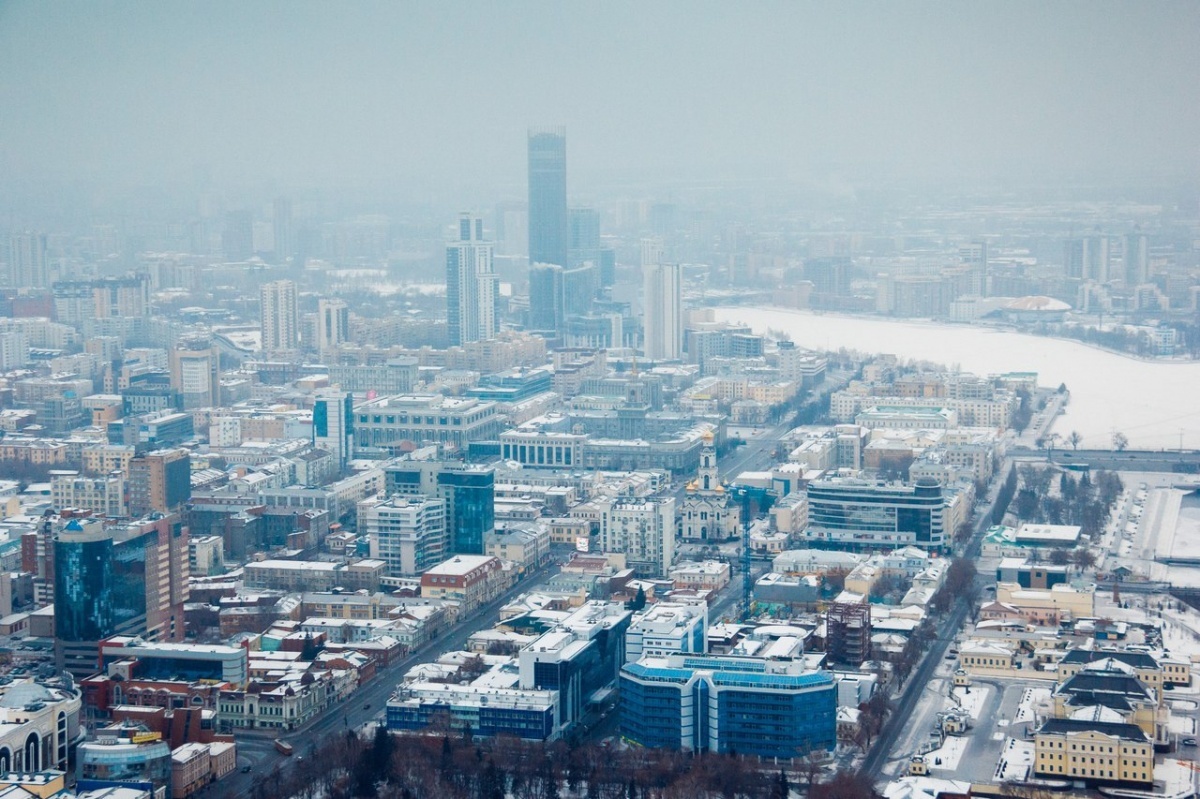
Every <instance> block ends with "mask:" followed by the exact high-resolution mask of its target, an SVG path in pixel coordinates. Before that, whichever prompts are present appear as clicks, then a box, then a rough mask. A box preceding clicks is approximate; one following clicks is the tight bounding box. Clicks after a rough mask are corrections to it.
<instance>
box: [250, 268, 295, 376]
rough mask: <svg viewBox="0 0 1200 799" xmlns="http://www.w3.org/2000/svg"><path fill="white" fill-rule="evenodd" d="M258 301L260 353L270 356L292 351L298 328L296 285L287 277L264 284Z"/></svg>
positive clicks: (293, 350)
mask: <svg viewBox="0 0 1200 799" xmlns="http://www.w3.org/2000/svg"><path fill="white" fill-rule="evenodd" d="M259 302H260V303H261V306H262V310H261V314H262V349H263V353H264V354H265V355H266V356H267V357H268V358H270V357H274V356H276V355H281V356H285V357H286V355H287V354H288V353H293V352H295V351H296V347H297V340H298V338H299V331H300V328H299V323H300V320H299V311H298V310H297V307H296V284H295V283H293V282H292V281H290V280H275V281H273V282H271V283H265V284H263V287H262V289H261V290H260V292H259Z"/></svg>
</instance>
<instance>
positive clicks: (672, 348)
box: [642, 239, 683, 361]
mask: <svg viewBox="0 0 1200 799" xmlns="http://www.w3.org/2000/svg"><path fill="white" fill-rule="evenodd" d="M662 254H663V252H662V244H661V242H659V241H658V240H656V239H644V240H643V241H642V327H643V329H644V331H645V332H644V340H643V344H642V349H643V351H644V352H645V355H646V357H647V358H649V359H650V360H653V361H661V360H675V359H678V358H680V357H681V356H682V354H683V291H682V270H681V269H680V267H679V264H664V263H662Z"/></svg>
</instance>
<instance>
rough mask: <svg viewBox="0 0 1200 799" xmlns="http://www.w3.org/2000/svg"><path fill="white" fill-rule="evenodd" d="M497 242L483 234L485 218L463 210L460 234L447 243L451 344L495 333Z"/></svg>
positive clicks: (491, 335)
mask: <svg viewBox="0 0 1200 799" xmlns="http://www.w3.org/2000/svg"><path fill="white" fill-rule="evenodd" d="M494 251H495V245H494V244H493V243H492V242H490V241H485V240H484V238H483V220H482V219H480V218H478V217H475V216H471V215H470V214H463V215H462V217H461V218H460V219H459V221H458V238H457V239H456V240H455V241H452V242H450V243H449V244H447V245H446V315H447V323H448V324H447V327H448V330H449V334H450V344H451V345H452V346H458V345H461V344H466V343H468V342H471V341H488V340H489V339H493V338H495V337H496V273H495V270H494V269H493V267H492V257H493V253H494Z"/></svg>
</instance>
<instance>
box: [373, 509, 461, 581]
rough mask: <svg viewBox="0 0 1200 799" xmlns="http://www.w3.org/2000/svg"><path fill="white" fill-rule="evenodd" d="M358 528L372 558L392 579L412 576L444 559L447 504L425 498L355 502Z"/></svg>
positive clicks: (447, 541) (446, 549) (446, 536)
mask: <svg viewBox="0 0 1200 799" xmlns="http://www.w3.org/2000/svg"><path fill="white" fill-rule="evenodd" d="M358 529H359V532H361V533H364V534H366V535H367V536H368V537H369V538H370V542H371V557H372V558H377V559H379V560H382V561H383V562H384V563H386V564H387V566H386V568H385V571H386V573H387V574H388V575H389V576H391V577H412V576H415V575H418V574H421V573H422V572H425V571H427V570H429V569H430V568H432V567H433V566H436V565H437V564H438V563H441V562H442V561H443V560H445V559H446V555H447V553H448V551H449V550H448V544H449V540H448V535H447V532H446V502H445V500H442V499H434V498H427V497H416V496H407V497H391V498H389V499H379V498H375V499H366V500H363V501H362V502H360V503H358Z"/></svg>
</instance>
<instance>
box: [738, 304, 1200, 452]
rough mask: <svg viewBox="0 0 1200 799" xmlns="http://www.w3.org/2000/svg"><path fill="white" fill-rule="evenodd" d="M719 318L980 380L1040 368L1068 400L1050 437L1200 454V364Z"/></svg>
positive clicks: (882, 329)
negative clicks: (1125, 441) (1115, 440)
mask: <svg viewBox="0 0 1200 799" xmlns="http://www.w3.org/2000/svg"><path fill="white" fill-rule="evenodd" d="M716 312H717V316H718V318H719V319H723V320H727V321H731V322H743V323H745V324H749V325H750V326H751V327H752V328H753V329H754V331H755V332H756V333H765V332H766V331H767V329H768V328H772V329H775V330H783V331H787V332H788V333H789V334H790V335H791V337H792V340H793V341H795V342H796V344H797V345H798V346H802V347H810V348H812V349H818V350H837V349H840V348H842V347H845V348H847V349H852V350H860V351H862V352H871V353H891V354H895V355H897V356H899V357H901V358H910V359H916V360H923V361H933V362H935V363H942V364H945V365H947V366H957V367H958V368H960V369H962V370H963V371H967V372H975V373H977V374H981V375H987V374H994V373H998V372H1037V373H1038V382H1039V383H1040V384H1041V385H1043V386H1050V387H1055V386H1058V385H1059V384H1060V383H1066V384H1067V388H1069V389H1070V390H1071V404H1070V405H1069V406H1068V407H1067V413H1066V415H1065V416H1062V417H1060V418H1059V420H1058V421H1057V422H1056V423H1055V427H1054V431H1055V432H1057V433H1059V434H1060V435H1063V436H1066V435H1068V434H1069V433H1070V432H1071V431H1072V430H1077V431H1079V433H1080V435H1082V436H1083V443H1082V444H1081V446H1082V447H1095V448H1107V447H1109V446H1111V442H1112V433H1113V431H1114V430H1117V431H1120V432H1122V433H1124V434H1125V435H1126V436H1127V437H1128V438H1129V446H1130V447H1131V448H1134V449H1176V448H1178V447H1179V444H1180V433H1181V432H1182V435H1183V446H1184V447H1185V448H1187V449H1196V448H1200V362H1189V363H1180V362H1162V361H1157V362H1156V361H1141V360H1137V359H1135V358H1127V357H1125V356H1122V355H1117V354H1116V353H1112V352H1107V351H1105V350H1100V349H1096V348H1094V347H1089V346H1086V345H1084V344H1080V343H1078V342H1074V341H1066V340H1063V339H1054V338H1044V337H1041V336H1031V335H1027V334H1024V333H1017V332H1014V331H1010V330H995V329H991V328H984V327H971V326H967V325H949V324H940V323H936V322H926V321H913V320H891V319H875V318H870V317H852V316H838V315H831V314H815V313H811V312H805V311H785V310H778V309H771V308H748V307H734V308H718V309H716Z"/></svg>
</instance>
